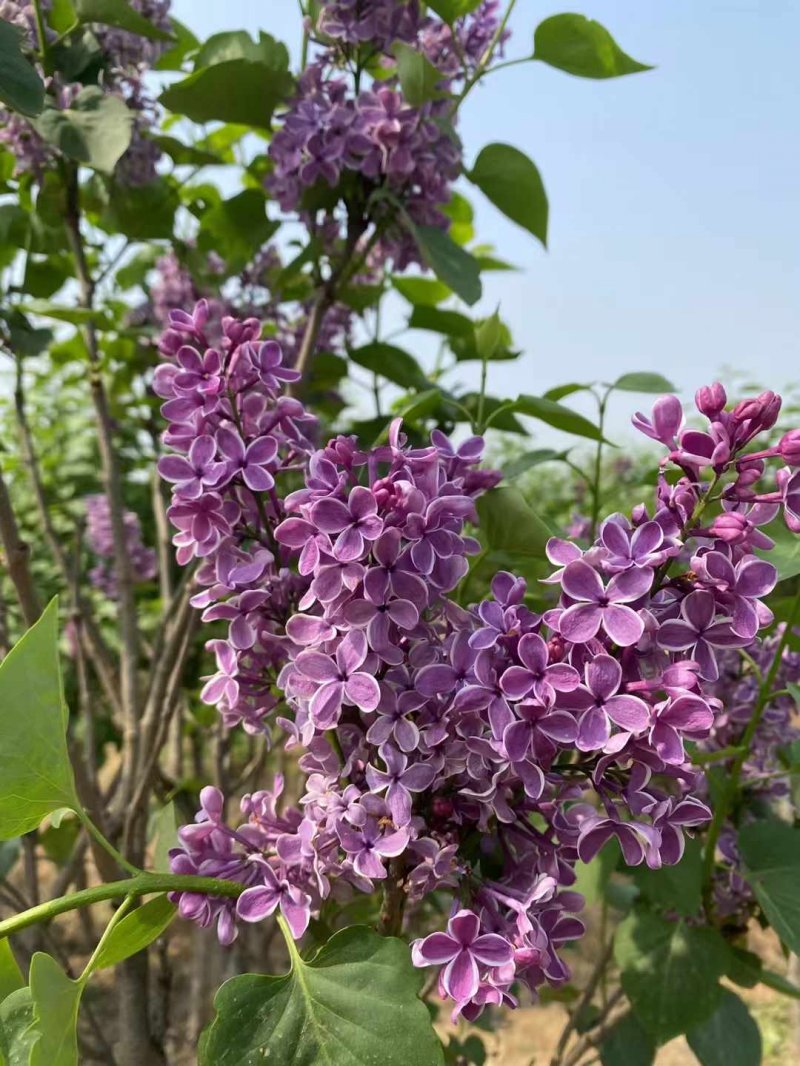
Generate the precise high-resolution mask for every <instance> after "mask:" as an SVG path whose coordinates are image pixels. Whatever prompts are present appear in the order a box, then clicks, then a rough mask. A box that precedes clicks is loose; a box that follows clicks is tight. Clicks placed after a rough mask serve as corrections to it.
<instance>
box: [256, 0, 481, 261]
mask: <svg viewBox="0 0 800 1066" xmlns="http://www.w3.org/2000/svg"><path fill="white" fill-rule="evenodd" d="M498 6H499V5H498V4H497V3H496V2H494V0H491V2H488V3H484V4H481V5H480V7H479V8H478V9H477V10H476V11H474V12H472V13H471V14H468V15H465V16H464V17H462V18H460V19H458V20H457V22H456V24H455V28H454V29H451V28H450V27H449V26H448V25H447V24H446V23H445V22H443V21H441V20H440V19H438V18H436V17H434V16H432V15H424V16H423V15H422V14H421V11H420V5H419V4H417V3H416V2H414V0H412V2H409V3H402V2H401V3H397V2H394V0H391V2H387V0H335V2H328V3H324V4H321V5H320V8H321V10H320V13H319V16H318V19H317V24H316V27H313V29H314V30H315V31H316V32H318V33H319V34H320V35H321V38H322V43H323V44H324V45H325V47H324V49H323V51H322V52H321V54H320V55H319V56H318V57H317V58H316V59H315V60H314V61H313V62H312V63H311V64H310V65H309V66H308V67H307V68H306V69H305V70H304V71H303V73H302V75H301V77H300V80H299V84H298V91H297V94H296V96H295V98H294V99H293V101H292V102H291V104H290V106H289V109H288V110H287V112H286V114H285V115H284V116H283V124H282V126H281V128H280V129H279V130H278V131H277V132H276V133H275V135H274V137H273V139H272V142H271V144H270V147H269V155H270V158H271V160H272V162H273V164H274V168H273V171H272V173H271V174H270V176H269V178H268V179H267V186H268V188H269V190H270V192H271V194H272V195H273V196H274V197H275V198H276V199H277V200H278V201H279V203H280V205H281V207H282V208H283V210H285V211H294V210H298V209H300V208H301V207H302V202H303V193H304V192H305V191H306V190H307V189H309V188H311V187H312V186H315V185H317V184H320V183H321V184H323V185H324V184H327V185H328V186H330V187H331V188H333V187H336V186H338V185H339V184H340V182H341V180H342V178H343V177H344V175H345V174H347V173H351V174H357V175H359V176H360V179H361V183H362V186H363V187H362V190H361V193H360V196H359V199H360V200H361V201H362V202H365V201H366V200H367V199H368V198H369V197H370V196H371V194H373V193H375V192H377V191H380V195H381V197H382V203H383V204H384V208H385V210H384V214H387V219H388V217H389V216H392V217H393V216H394V215H395V214H396V212H397V209H398V208H397V204H398V203H399V204H400V207H401V210H402V212H404V213H405V215H406V216H407V217H408V218H410V219H412V220H413V221H414V222H415V223H418V224H424V225H442V226H443V225H445V224H446V218H445V216H444V215H443V214H442V212H441V207H442V205H444V204H446V203H447V201H448V200H449V199H450V189H451V185H452V182H453V181H454V180H455V179H456V178H457V177H458V175H459V173H460V170H461V151H460V147H459V145H458V141H457V138H456V137H455V136H454V135H453V132H452V130H451V129H449V128H448V127H449V125H450V122H451V120H452V112H453V105H452V99H451V98H449V97H448V96H447V91H448V90H449V89H451V88H452V86H453V84H454V83H455V82H457V81H458V80H459V79H460V78H464V77H467V76H468V75H469V74H470V72H471V71H472V70H473V69H474V67H475V65H476V64H477V63H478V62H479V61H481V60H484V61H487V60H488V58H489V56H488V54H487V52H488V51H489V50H490V44H492V43H493V42H494V36H495V33H496V31H497V29H498V26H499V17H498ZM397 43H402V44H404V45H406V46H407V47H412V48H415V49H417V50H418V51H420V52H421V53H422V55H423V56H425V58H426V59H427V60H428V61H429V62H432V63H433V64H434V65H435V66H436V67H437V68H438V69H439V70H440V71H441V73H442V82H441V89H442V97H443V98H442V99H435V100H432V101H429V102H427V103H425V104H423V105H422V106H421V107H413V106H411V105H410V104H409V103H408V102H407V101H406V100H405V98H404V96H403V93H402V90H401V88H400V84H399V80H398V78H397V76H396V75H395V74H394V73H393V72H394V69H395V64H396V60H395V58H394V56H393V54H392V49H393V46H394V45H395V44H397ZM499 43H500V44H501V43H502V42H499ZM354 48H355V49H360V50H361V51H362V53H364V54H363V55H362V57H361V59H360V60H359V63H360V66H359V69H361V66H363V65H368V62H372V63H373V64H375V63H378V62H379V61H380V64H381V66H382V67H383V74H382V77H381V78H380V79H379V80H376V81H375V82H374V84H373V85H372V86H371V88H369V89H363V88H362V87H361V85H360V83H359V82H360V79H359V78H357V79H356V84H354V85H353V86H351V85H350V84H349V82H348V79H347V78H346V77H343V76H342V75H341V68H342V66H343V65H345V66H346V65H347V61H348V56H349V55H350V53H351V51H352V50H353V49H354ZM367 53H368V54H367ZM390 201H391V203H390ZM387 205H389V206H387ZM376 212H378V213H380V211H379V206H378V204H377V201H376V202H375V204H374V205H373V211H372V214H373V219H374V217H376ZM396 221H399V220H396ZM387 226H388V223H385V224H384V229H385V230H386V229H387ZM389 229H391V232H384V233H383V235H382V237H381V247H382V248H383V251H384V255H386V256H391V257H392V258H394V260H395V262H396V265H398V266H399V267H400V268H402V266H404V265H405V264H407V263H408V262H410V261H411V260H413V259H415V258H416V255H417V252H416V248H415V246H414V242H413V240H412V239H411V238H410V237H409V235H408V233H407V231H406V230H405V229H404V228H403V226H402V225H401V226H394V227H389Z"/></svg>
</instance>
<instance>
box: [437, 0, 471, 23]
mask: <svg viewBox="0 0 800 1066" xmlns="http://www.w3.org/2000/svg"><path fill="white" fill-rule="evenodd" d="M482 2H483V0H428V7H429V8H430V9H431V11H435V12H436V14H437V15H438V16H439V18H440V19H444V21H445V22H447V23H453V22H455V20H456V19H459V18H462V17H463V16H464V15H469V14H471V12H473V11H474V10H475V9H476V8H477V7H479V6H480V4H481V3H482Z"/></svg>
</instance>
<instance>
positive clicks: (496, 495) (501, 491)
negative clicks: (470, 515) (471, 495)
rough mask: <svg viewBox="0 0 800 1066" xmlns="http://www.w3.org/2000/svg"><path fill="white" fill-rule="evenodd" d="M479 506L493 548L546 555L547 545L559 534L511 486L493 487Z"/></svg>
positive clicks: (484, 535)
mask: <svg viewBox="0 0 800 1066" xmlns="http://www.w3.org/2000/svg"><path fill="white" fill-rule="evenodd" d="M476 506H477V509H478V518H479V520H480V528H481V531H482V538H481V539H482V540H483V541H484V542H485V544H486V546H487V547H488V548H489V549H490V550H491V551H502V552H507V553H508V554H509V555H511V556H515V555H519V556H533V557H535V558H545V551H544V549H545V545H546V544H547V542H548V540H549V539H550V538H551V537H552V536H554V535H555V534H554V532H553V530H552V529H551V528H550V527H549V526H548V524H547V523H546V522H545V521H544V519H542V518H540V517H539V516H538V515H537V514H536V512H535V511H534V510H533V508H532V507H531V506H530V504H529V503H528V501H527V500H526V499H525V497H524V496H523V495H522V493H521V492H520V491H519V490H518V489H515V488H512V487H511V486H510V485H500V486H498V487H497V488H494V489H490V490H489V492H486V493H484V494H483V496H480V497H479V498H478V500H477V502H476Z"/></svg>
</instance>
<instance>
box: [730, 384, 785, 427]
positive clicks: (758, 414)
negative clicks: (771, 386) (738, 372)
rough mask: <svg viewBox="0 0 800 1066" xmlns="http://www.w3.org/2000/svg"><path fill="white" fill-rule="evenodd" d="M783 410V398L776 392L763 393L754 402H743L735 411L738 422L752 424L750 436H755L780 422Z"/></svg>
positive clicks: (738, 404) (734, 414)
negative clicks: (779, 417) (779, 416)
mask: <svg viewBox="0 0 800 1066" xmlns="http://www.w3.org/2000/svg"><path fill="white" fill-rule="evenodd" d="M780 410H781V398H780V396H778V395H777V394H776V393H774V392H769V391H767V392H762V393H761V395H760V396H756V398H755V399H753V400H742V401H741V403H737V405H736V407H734V409H733V417H734V419H735V421H737V422H751V423H752V425H751V426H750V427H748V435H749V436H750V437H752V436H755V434H756V433H761V432H762V431H763V430H765V429H771V428H772V427H773V426H774V425H775V423H776V422H777V421H778V415H779V414H780Z"/></svg>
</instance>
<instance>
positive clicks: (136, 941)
mask: <svg viewBox="0 0 800 1066" xmlns="http://www.w3.org/2000/svg"><path fill="white" fill-rule="evenodd" d="M176 914H177V907H176V906H175V904H174V903H170V901H169V900H168V899H167V897H166V896H156V898H155V899H151V900H148V901H147V903H144V904H142V906H141V907H137V908H136V910H135V911H132V912H131V913H130V914H126V915H125V917H124V918H123V919H122V921H121V922H120V923H119V924H118V925H115V926H114V928H113V929H112V930H111V932H110V933H109V935H108V939H107V940H106V942H105V943H104V944H103V946H102V948H101V949H100V953H99V954H98V956H97V958H96V959H95V960H94V963H93V964H92V970H103V969H105V968H106V967H108V966H116V965H117V963H120V962H122V960H123V959H129V958H130V957H131V955H136V954H137V952H139V951H144V949H145V948H146V947H147V946H148V944H152V943H153V941H154V940H157V939H158V937H160V936H161V934H162V933H163V932H164V930H165V929H166V928H167V926H168V925H169V924H170V922H171V921H172V919H173V918H174V917H175V915H176Z"/></svg>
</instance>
